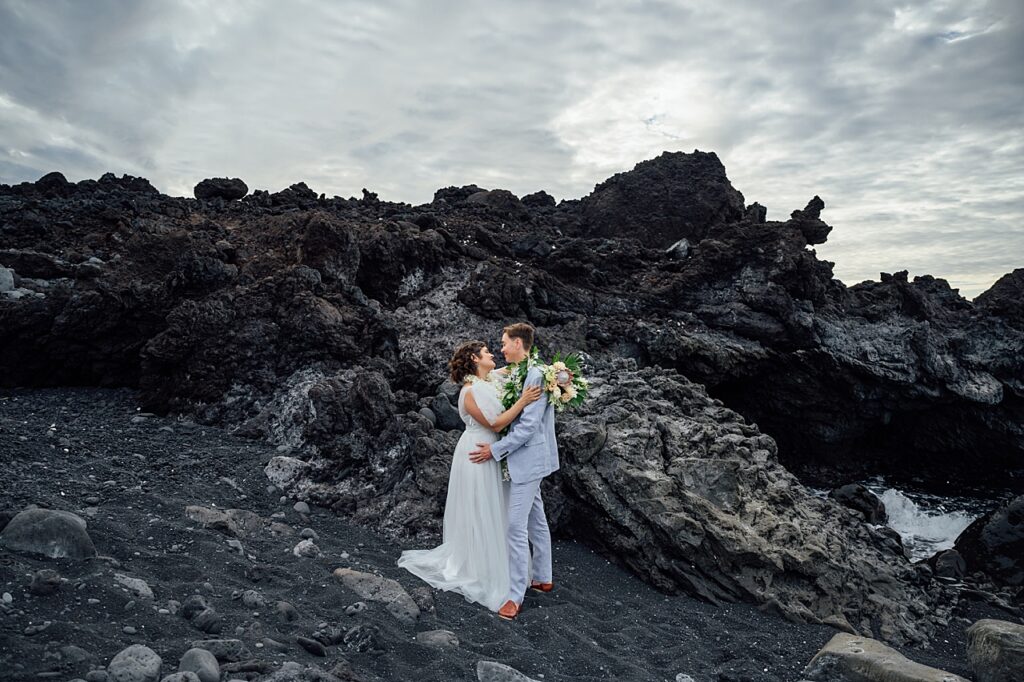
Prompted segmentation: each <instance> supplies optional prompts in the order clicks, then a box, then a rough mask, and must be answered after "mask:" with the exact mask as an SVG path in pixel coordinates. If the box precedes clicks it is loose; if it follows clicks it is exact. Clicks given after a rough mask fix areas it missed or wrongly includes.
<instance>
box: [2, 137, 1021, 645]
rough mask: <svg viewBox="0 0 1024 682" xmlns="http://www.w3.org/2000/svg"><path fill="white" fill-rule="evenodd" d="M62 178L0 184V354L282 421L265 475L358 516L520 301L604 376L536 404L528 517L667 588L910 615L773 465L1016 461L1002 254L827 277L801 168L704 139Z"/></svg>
mask: <svg viewBox="0 0 1024 682" xmlns="http://www.w3.org/2000/svg"><path fill="white" fill-rule="evenodd" d="M62 179H63V178H62V177H61V178H56V177H49V176H48V178H47V179H44V180H45V182H42V181H41V182H40V183H26V184H22V185H18V186H15V187H6V186H0V266H4V267H7V268H10V269H11V270H13V275H12V278H13V284H14V288H13V289H11V290H10V291H6V292H0V329H3V331H4V334H3V335H2V337H0V382H2V383H3V385H60V384H75V383H85V384H100V385H118V384H123V385H132V386H138V387H140V388H141V389H142V392H143V398H144V400H145V402H146V406H147V407H148V408H149V409H151V410H154V411H160V412H165V411H168V410H173V411H180V412H184V413H189V414H191V415H193V416H194V417H195V418H196V419H198V420H200V421H205V422H207V423H217V424H223V425H227V426H231V427H234V428H236V429H237V430H238V431H239V432H240V433H242V434H246V435H250V436H253V437H258V438H265V439H268V440H270V441H271V442H274V443H278V444H284V445H288V446H290V447H291V448H292V450H293V453H292V454H293V455H294V456H296V457H301V458H302V459H304V460H306V461H307V462H308V465H307V466H305V467H301V468H300V469H301V473H300V474H299V475H297V476H295V477H294V478H293V480H290V482H289V484H288V485H289V487H290V490H291V491H292V492H293V493H294V494H297V495H300V496H303V497H306V498H308V499H310V500H311V501H316V502H319V503H321V504H324V505H328V506H331V507H332V508H333V509H335V510H337V511H338V512H339V513H343V514H346V515H349V516H351V517H352V518H354V519H356V520H357V521H359V522H360V523H362V524H364V525H366V526H369V527H373V528H375V529H377V530H380V531H382V532H385V533H389V534H393V535H404V536H420V537H427V536H432V535H434V534H436V533H437V531H438V530H439V528H440V515H441V510H442V505H443V502H444V489H445V485H446V481H447V474H448V457H449V456H450V452H451V450H452V447H453V446H454V442H455V438H456V435H457V432H455V431H453V432H447V431H443V430H439V429H438V428H436V427H435V423H437V424H441V423H442V421H443V420H442V421H438V420H437V419H436V414H435V420H433V421H432V420H430V419H429V418H428V417H427V416H424V414H421V413H420V410H421V409H422V408H424V407H430V406H431V405H433V406H434V407H435V408H436V407H438V406H439V405H442V403H439V401H449V403H450V402H451V400H452V395H453V394H452V393H451V388H452V387H450V386H446V385H445V384H444V378H445V363H446V361H447V359H448V356H449V353H450V351H451V349H452V348H454V347H455V346H456V345H457V344H458V343H460V342H462V341H464V340H466V339H468V338H480V339H484V340H485V341H487V342H488V343H489V344H490V345H491V346H492V347H497V345H498V343H497V337H498V336H499V334H500V331H499V330H500V328H501V326H502V325H503V324H506V323H508V322H511V321H514V320H517V319H528V320H530V321H531V322H533V323H534V324H535V325H537V326H538V331H539V333H538V339H539V344H540V346H541V350H542V351H543V352H544V353H545V354H547V353H549V352H553V351H555V350H570V349H580V350H583V351H585V352H586V353H587V354H588V355H589V358H590V359H589V364H590V370H589V374H590V375H591V376H593V377H594V378H595V379H596V380H597V381H598V382H599V383H601V384H602V385H603V387H604V388H603V393H601V392H595V397H594V400H593V404H592V406H590V407H588V408H587V411H586V412H584V413H583V414H582V415H581V416H580V417H579V419H575V420H569V419H567V420H563V421H562V423H561V425H560V427H559V429H560V438H561V442H562V447H563V450H564V453H565V454H564V458H565V461H567V462H572V463H573V466H571V467H570V466H567V467H566V468H565V470H563V472H562V474H561V475H560V476H558V477H555V478H553V479H552V481H551V483H550V486H549V495H550V503H549V505H548V507H549V513H550V515H551V516H552V520H553V523H554V524H555V526H556V528H558V529H559V531H560V532H562V533H565V534H571V535H576V536H579V537H583V538H586V539H588V540H589V541H591V542H593V543H596V544H598V545H601V546H603V547H605V548H606V549H608V550H609V552H611V553H613V554H614V555H615V556H616V557H618V559H619V560H620V561H622V562H624V563H626V564H627V565H629V566H630V567H631V568H632V569H633V570H635V571H637V572H638V573H639V574H640V575H643V576H645V577H646V578H647V579H648V580H650V581H651V582H653V583H655V584H657V585H659V586H660V587H662V588H663V589H666V590H684V591H688V592H692V593H694V594H699V595H702V596H704V597H705V598H707V599H713V600H728V599H750V600H754V601H756V602H758V603H762V604H765V605H766V608H771V609H776V610H779V611H781V612H783V613H785V614H787V615H788V616H790V617H792V618H796V619H804V620H824V619H831V621H832V622H843V623H846V625H848V626H849V627H850V628H853V629H858V630H861V631H862V634H875V635H877V636H882V637H884V638H886V639H889V640H891V641H909V640H914V639H917V638H919V637H920V636H922V635H926V634H927V633H928V632H929V631H930V630H931V627H932V625H931V624H930V623H931V622H933V621H931V620H929V619H932V618H935V619H939V620H941V619H942V618H943V615H942V614H943V610H942V609H943V607H942V603H943V602H942V600H943V599H945V597H943V595H942V593H941V589H940V588H939V587H938V586H934V585H929V584H927V580H926V579H924V578H922V577H921V576H920V575H918V574H917V573H916V572H914V571H911V570H910V569H909V568H908V567H907V566H906V564H905V560H904V559H903V558H902V553H901V552H900V551H899V548H898V546H894V543H893V540H892V538H891V537H889V536H884V537H881V536H876V535H874V534H872V532H871V531H868V530H865V527H864V526H863V525H861V523H860V521H859V520H858V518H857V517H856V516H855V515H854V514H853V513H852V512H849V511H847V510H845V509H844V508H842V507H840V506H839V505H838V504H836V503H835V502H833V501H829V500H819V499H817V498H816V497H814V496H813V495H811V494H810V493H809V491H807V489H805V488H803V487H802V486H801V485H800V484H799V483H798V482H797V481H796V479H794V478H793V477H792V476H790V475H789V474H788V473H787V471H786V469H784V468H783V466H785V467H787V468H790V469H791V470H793V471H795V472H797V473H799V474H800V475H802V476H805V477H807V480H814V479H815V478H816V477H821V478H822V479H828V481H829V484H830V485H829V487H834V485H835V484H836V483H839V482H841V481H840V480H837V479H841V478H842V477H844V476H847V475H849V476H856V475H861V474H863V473H866V472H871V473H877V472H880V471H888V470H892V471H899V472H903V473H905V474H907V475H915V476H920V477H921V478H922V481H921V482H922V483H923V484H925V485H928V484H932V485H933V486H937V485H938V484H939V483H941V482H942V481H945V480H947V479H950V477H952V476H959V475H963V476H965V477H967V476H970V477H972V478H973V480H976V481H979V482H989V483H996V484H998V485H1006V484H1010V485H1018V486H1019V485H1021V481H1020V479H1013V478H1012V472H1011V475H1010V476H1008V475H1007V471H1008V469H1009V468H1010V465H1011V464H1012V463H1013V462H1019V461H1020V456H1021V453H1022V452H1024V434H1022V431H1021V426H1020V425H1021V424H1022V423H1024V403H1022V395H1024V366H1022V364H1021V363H1022V362H1024V361H1022V360H1021V358H1024V324H1022V320H1021V317H1020V314H1019V312H1020V311H1019V310H1018V309H1017V308H1015V307H1014V306H1013V305H1012V301H1013V291H1015V290H1016V289H1015V288H1014V287H1016V286H1017V284H1019V282H1018V279H1019V278H1018V279H1010V280H1009V281H1007V282H1001V283H1000V284H999V285H997V287H993V290H992V291H991V292H989V293H988V294H986V295H985V296H984V297H979V303H978V304H973V303H971V302H968V301H966V300H964V299H963V298H961V297H960V296H959V295H958V294H957V293H956V292H955V291H953V290H951V289H950V288H949V286H948V284H947V283H946V282H945V281H943V280H940V279H935V278H932V277H927V276H926V277H916V278H914V279H913V281H908V278H907V276H906V273H895V274H892V275H883V277H882V280H881V281H879V282H866V283H861V284H858V285H856V286H853V287H849V288H847V287H846V286H844V285H843V284H842V283H841V282H839V281H837V280H834V279H833V278H832V264H831V263H829V262H827V261H821V260H819V259H818V258H817V257H816V255H815V253H814V251H813V250H812V249H811V248H809V247H810V246H811V245H813V244H817V243H821V242H822V241H824V240H825V238H826V237H827V235H828V233H829V230H830V229H831V228H830V227H829V226H828V225H827V224H826V223H824V222H823V221H822V220H821V211H822V208H823V205H824V204H823V202H822V201H821V199H819V198H818V197H814V198H813V199H812V200H811V201H810V202H809V203H808V204H807V206H806V207H805V208H803V209H801V210H798V211H794V212H793V213H792V215H791V217H790V219H788V220H785V221H765V220H764V212H763V210H762V208H761V207H758V206H752V207H751V209H750V210H746V211H745V210H744V209H743V199H742V196H741V195H739V193H738V192H736V191H735V190H733V189H732V187H731V186H730V185H729V183H728V180H727V179H726V178H725V174H724V169H722V167H721V164H720V162H718V160H717V158H716V157H715V156H714V155H713V154H701V153H695V154H692V155H688V154H664V155H662V156H661V157H658V158H657V159H654V160H651V161H647V162H644V163H642V164H639V165H638V166H637V169H636V170H634V171H631V172H630V173H625V174H620V175H619V176H616V177H615V178H613V179H611V180H609V181H608V182H607V183H604V184H603V185H601V186H599V187H598V188H597V189H595V192H594V194H592V195H590V196H589V197H586V198H584V199H583V200H580V201H562V202H560V203H558V204H554V202H553V201H548V200H546V199H545V196H546V195H541V194H540V193H537V194H536V195H532V196H531V199H530V200H529V201H520V200H519V199H518V198H516V197H515V196H514V195H512V194H511V193H508V192H505V191H498V190H484V189H482V188H480V187H476V186H475V185H470V186H466V187H462V188H455V187H450V188H446V189H443V190H438V192H437V194H436V195H435V198H434V201H433V202H432V203H430V204H425V205H422V206H415V207H414V206H409V205H407V204H397V203H391V202H385V201H381V200H380V199H379V198H378V197H377V196H376V195H375V194H374V193H372V192H369V191H367V190H364V191H363V196H362V197H361V198H358V199H357V198H350V199H342V198H338V197H334V198H331V199H327V198H325V197H322V196H317V195H316V193H315V192H313V191H312V190H311V189H309V188H308V187H306V186H305V185H304V184H302V183H297V184H295V185H292V186H291V187H289V188H288V189H286V190H284V191H282V192H276V193H273V194H270V193H268V192H266V191H262V190H255V191H254V192H253V193H252V194H250V195H248V196H246V197H244V198H243V199H241V200H239V201H230V202H226V201H209V202H199V201H196V200H193V199H185V198H172V197H166V196H163V195H160V194H158V193H156V191H155V190H153V189H152V187H151V186H150V185H149V183H148V182H146V181H145V180H141V179H138V178H127V177H126V178H122V179H121V180H118V179H116V178H114V177H113V176H109V177H108V176H105V177H104V178H102V179H101V180H100V181H83V182H80V183H77V184H71V183H67V182H66V181H63V182H61V180H62ZM645 187H646V188H647V189H646V190H645ZM471 199H472V200H471ZM680 207H683V208H685V209H686V210H685V211H683V210H682V208H680ZM659 216H660V217H659ZM648 228H649V230H648ZM681 238H686V239H687V240H688V243H689V247H688V248H687V249H678V248H675V249H670V250H669V251H668V252H666V250H665V247H666V246H668V245H669V244H674V243H676V242H677V241H678V240H679V239H681ZM1008 277H1010V276H1008ZM983 303H984V304H983ZM691 382H692V383H691ZM716 401H717V402H716ZM442 412H443V410H442ZM966 462H970V468H969V469H968V468H967V466H966V465H965V463H966ZM961 480H963V479H961ZM793 547H801V548H802V549H801V550H799V551H797V550H794V549H792V548H793ZM839 555H843V556H841V557H840V556H839ZM882 584H884V585H886V587H884V588H883V587H879V585H882ZM844 586H846V587H844ZM908 608H909V609H911V610H910V612H908V611H907V609H908ZM922 609H923V610H922ZM924 613H929V614H933V615H932V616H921V617H920V618H919V619H917V620H915V618H916V617H917V616H920V615H921V614H924ZM844 627H845V626H844ZM869 631H870V632H869Z"/></svg>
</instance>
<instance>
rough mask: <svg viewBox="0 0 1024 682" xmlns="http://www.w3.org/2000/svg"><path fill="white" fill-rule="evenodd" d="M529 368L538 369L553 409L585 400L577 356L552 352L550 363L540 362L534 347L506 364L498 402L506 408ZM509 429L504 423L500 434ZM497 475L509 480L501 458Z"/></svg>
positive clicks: (520, 391) (585, 386) (585, 384)
mask: <svg viewBox="0 0 1024 682" xmlns="http://www.w3.org/2000/svg"><path fill="white" fill-rule="evenodd" d="M531 367H539V368H540V370H541V375H542V377H543V383H542V384H541V387H542V388H543V390H544V392H545V393H546V394H547V397H548V402H549V403H550V404H552V405H554V407H555V411H556V412H562V411H563V410H565V409H566V408H576V407H579V406H580V405H582V404H583V401H584V400H586V399H587V390H588V388H589V384H588V382H587V380H586V379H584V378H583V372H582V367H581V363H580V357H579V355H577V354H576V353H570V354H569V355H567V356H565V357H564V358H563V357H562V356H561V353H556V354H555V357H554V358H553V359H552V361H551V363H550V364H544V363H542V362H541V361H540V353H539V352H538V350H537V348H536V346H535V347H533V348H531V349H530V353H529V354H528V355H527V357H526V358H525V359H524V360H522V361H521V362H513V363H509V364H508V366H507V372H506V374H505V377H504V382H505V383H504V387H503V388H502V389H501V404H502V406H503V407H504V408H505V409H506V410H507V409H510V408H511V407H512V406H513V405H515V404H516V401H518V400H519V396H521V395H522V394H523V387H524V386H525V385H526V376H527V375H528V374H529V373H530V368H531ZM510 428H511V425H509V426H506V427H505V429H504V430H503V431H502V432H501V435H502V436H504V435H505V434H507V433H508V431H509V429H510ZM501 476H502V479H503V480H505V481H509V480H511V477H510V476H509V473H508V462H507V460H505V459H503V460H501Z"/></svg>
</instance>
